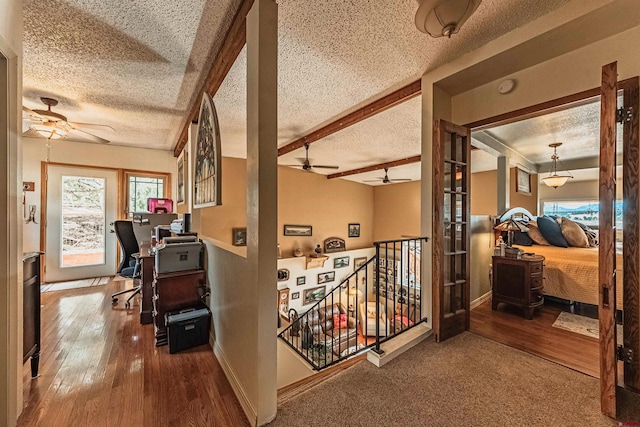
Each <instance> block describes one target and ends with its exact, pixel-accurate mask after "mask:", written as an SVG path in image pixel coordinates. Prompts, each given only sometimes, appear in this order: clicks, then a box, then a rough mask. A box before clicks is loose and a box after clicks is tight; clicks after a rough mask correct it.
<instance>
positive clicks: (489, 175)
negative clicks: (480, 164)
mask: <svg viewBox="0 0 640 427" xmlns="http://www.w3.org/2000/svg"><path fill="white" fill-rule="evenodd" d="M497 176H498V174H497V171H495V170H492V171H486V172H477V173H472V174H471V215H497V214H498V212H497V210H498V183H497Z"/></svg>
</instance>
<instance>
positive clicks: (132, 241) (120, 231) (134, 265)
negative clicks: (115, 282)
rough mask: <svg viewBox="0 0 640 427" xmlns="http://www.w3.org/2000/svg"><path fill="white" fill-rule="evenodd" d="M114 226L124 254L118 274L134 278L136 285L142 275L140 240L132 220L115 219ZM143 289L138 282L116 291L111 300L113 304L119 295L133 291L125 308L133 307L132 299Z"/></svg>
mask: <svg viewBox="0 0 640 427" xmlns="http://www.w3.org/2000/svg"><path fill="white" fill-rule="evenodd" d="M113 228H114V229H115V232H116V237H117V238H118V243H119V244H120V252H121V255H122V260H121V262H120V266H118V274H119V275H120V276H122V277H129V278H132V279H133V283H134V285H135V284H136V279H138V278H139V277H140V261H139V260H138V257H137V255H138V253H139V252H140V247H139V246H138V241H137V240H136V235H135V233H134V232H133V223H132V222H131V221H114V223H113ZM141 290H142V285H140V284H137V285H135V286H134V287H133V288H131V289H125V290H124V291H120V292H116V293H115V294H113V295H111V302H112V303H113V304H115V303H117V302H118V295H122V294H124V293H127V292H133V293H132V294H131V295H130V296H129V298H127V302H126V303H125V304H124V306H125V308H130V307H131V299H132V298H133V297H134V296H135V295H136V294H139V293H140V291H141Z"/></svg>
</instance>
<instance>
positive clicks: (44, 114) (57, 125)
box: [22, 96, 115, 144]
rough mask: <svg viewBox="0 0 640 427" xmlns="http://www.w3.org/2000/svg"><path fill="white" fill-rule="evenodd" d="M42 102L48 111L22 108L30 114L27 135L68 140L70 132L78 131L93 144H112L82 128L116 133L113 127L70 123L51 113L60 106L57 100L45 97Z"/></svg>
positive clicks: (41, 99)
mask: <svg viewBox="0 0 640 427" xmlns="http://www.w3.org/2000/svg"><path fill="white" fill-rule="evenodd" d="M40 101H42V103H43V104H44V105H46V106H47V109H46V110H37V109H36V110H32V109H30V108H27V107H24V106H23V107H22V110H23V111H24V112H26V113H27V114H29V117H28V118H25V119H24V121H25V124H27V125H28V131H27V133H29V132H31V133H32V135H33V136H36V135H37V136H41V137H43V138H47V139H60V138H66V137H67V136H68V135H69V132H73V131H77V132H81V133H82V134H83V135H81V136H82V137H83V138H85V139H87V140H89V141H91V142H96V143H99V144H108V143H109V142H110V141H109V140H108V139H104V138H102V137H99V136H97V135H94V134H92V133H89V132H87V131H86V130H83V129H82V128H94V129H101V130H110V131H115V129H113V128H112V127H111V126H107V125H97V124H92V123H78V122H70V121H69V120H67V117H66V116H63V115H62V114H60V113H56V112H54V111H51V107H55V106H56V105H58V100H57V99H53V98H47V97H44V96H43V97H41V98H40Z"/></svg>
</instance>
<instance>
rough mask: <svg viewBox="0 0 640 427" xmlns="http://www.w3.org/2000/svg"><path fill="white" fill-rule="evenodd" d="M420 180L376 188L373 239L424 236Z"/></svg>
mask: <svg viewBox="0 0 640 427" xmlns="http://www.w3.org/2000/svg"><path fill="white" fill-rule="evenodd" d="M420 185H421V182H420V181H413V182H406V183H402V184H392V185H379V186H376V187H373V188H374V190H373V203H374V209H373V212H374V219H373V221H374V226H373V240H374V241H378V240H391V239H400V238H402V237H403V236H404V237H408V236H419V235H420Z"/></svg>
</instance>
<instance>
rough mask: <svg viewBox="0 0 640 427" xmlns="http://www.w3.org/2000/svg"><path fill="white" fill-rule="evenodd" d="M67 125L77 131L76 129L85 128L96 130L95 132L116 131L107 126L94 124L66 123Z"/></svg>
mask: <svg viewBox="0 0 640 427" xmlns="http://www.w3.org/2000/svg"><path fill="white" fill-rule="evenodd" d="M67 123H69V125H70V126H72V127H74V128H76V129H78V128H85V129H96V130H110V131H113V132H115V131H116V130H115V129H114V128H112V127H111V126H109V125H99V124H96V123H81V122H67Z"/></svg>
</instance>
